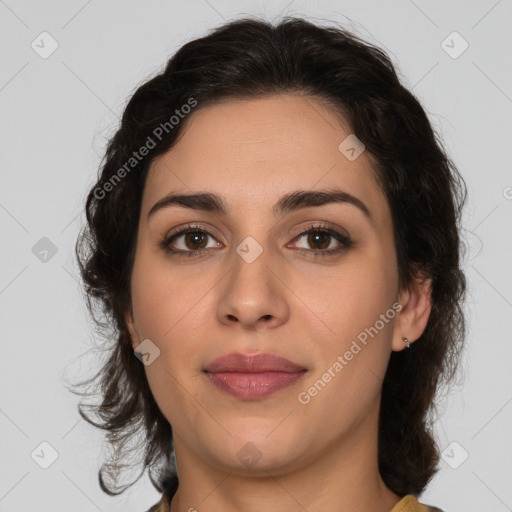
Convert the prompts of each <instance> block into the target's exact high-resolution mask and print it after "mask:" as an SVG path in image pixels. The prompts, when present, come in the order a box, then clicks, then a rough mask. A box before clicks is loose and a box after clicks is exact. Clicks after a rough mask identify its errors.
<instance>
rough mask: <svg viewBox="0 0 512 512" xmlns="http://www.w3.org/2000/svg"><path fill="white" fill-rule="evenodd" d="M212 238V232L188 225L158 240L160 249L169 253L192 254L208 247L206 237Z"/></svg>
mask: <svg viewBox="0 0 512 512" xmlns="http://www.w3.org/2000/svg"><path fill="white" fill-rule="evenodd" d="M209 237H211V238H213V234H212V233H210V232H209V231H207V230H206V229H204V228H201V227H200V226H191V225H188V226H187V227H186V228H183V229H181V230H179V231H177V232H175V233H173V234H172V235H170V236H166V237H164V239H163V240H162V241H161V242H160V244H159V245H160V246H161V247H162V249H163V250H164V251H165V252H167V253H169V254H177V255H179V256H181V255H185V254H186V255H187V256H192V255H194V254H198V253H200V252H203V250H204V249H208V248H211V246H210V247H208V245H207V241H208V238H209ZM221 245H222V244H218V243H217V244H216V245H214V246H213V247H215V246H216V247H219V246H221Z"/></svg>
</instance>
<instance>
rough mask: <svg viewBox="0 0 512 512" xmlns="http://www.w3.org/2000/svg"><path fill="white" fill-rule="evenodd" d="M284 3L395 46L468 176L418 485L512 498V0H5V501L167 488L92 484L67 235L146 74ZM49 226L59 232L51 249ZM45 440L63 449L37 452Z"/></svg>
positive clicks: (0, 27)
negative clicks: (445, 348)
mask: <svg viewBox="0 0 512 512" xmlns="http://www.w3.org/2000/svg"><path fill="white" fill-rule="evenodd" d="M279 13H281V14H296V15H305V16H307V17H309V18H310V19H312V20H313V21H318V22H323V21H324V20H333V21H335V22H339V23H341V24H343V25H345V26H347V27H349V28H351V29H352V30H354V31H355V32H356V33H358V34H359V35H361V36H362V37H364V38H366V39H367V40H368V41H370V42H374V43H376V44H378V45H379V46H381V47H383V48H384V49H385V50H387V51H388V53H389V54H390V56H391V57H392V59H393V61H394V62H395V63H396V65H397V66H398V68H399V71H400V72H401V74H402V76H403V79H404V81H405V83H406V85H408V86H409V87H410V88H411V89H413V91H414V93H415V94H416V95H417V96H418V97H419V99H420V100H421V101H422V103H423V105H424V107H425V109H426V110H427V112H428V113H429V116H430V118H431V121H432V123H433V124H434V126H435V127H436V129H438V130H439V132H440V133H441V134H442V137H443V140H444V141H445V144H446V147H447V149H448V151H449V153H450V155H451V156H452V158H453V160H454V162H455V164H456V165H457V166H458V167H459V169H460V170H461V172H462V174H463V175H464V177H465V179H466V182H467V184H468V189H469V201H468V207H467V209H466V215H465V220H464V225H465V228H466V232H465V233H464V238H465V241H466V244H467V245H468V248H469V250H468V253H467V255H466V260H465V264H464V265H465V268H466V270H467V276H468V280H469V287H470V290H469V296H468V304H467V314H468V321H469V331H470V332H469V338H468V342H467V350H466V353H465V357H464V361H463V364H464V376H465V379H464V381H463V384H462V385H460V386H458V387H456V388H454V389H453V391H452V392H451V394H450V395H449V396H448V399H447V400H446V401H445V402H443V403H442V405H441V408H440V412H441V413H442V419H441V421H440V422H439V423H438V424H437V427H436V433H437V435H438V437H439V443H440V446H441V449H442V450H445V451H444V457H443V459H442V461H441V470H440V472H439V473H438V475H437V476H436V477H435V478H434V480H433V481H432V482H431V484H430V485H429V487H428V489H427V491H426V492H425V493H424V495H423V496H422V498H421V501H423V502H425V503H430V504H432V505H437V506H439V507H441V508H443V509H445V510H446V512H457V511H465V512H472V511H475V512H476V511H481V510H485V511H496V512H501V511H506V510H512V487H511V486H510V483H511V477H512V443H511V439H510V432H511V428H510V426H511V423H512V422H511V420H512V403H511V402H512V386H511V383H512V377H511V372H510V361H511V359H512V343H511V337H510V328H509V326H508V320H509V319H510V318H511V316H512V275H511V272H510V254H511V249H512V241H511V234H512V229H511V228H512V222H511V219H512V173H511V167H510V145H511V124H510V116H511V114H512V74H511V68H510V55H511V53H512V32H511V31H510V24H511V22H512V2H511V1H510V0H499V1H494V0H493V1H468V0H464V1H444V2H434V1H420V0H414V1H413V0H404V1H391V2H389V1H388V2H380V1H366V2H364V3H363V2H360V1H341V0H336V1H311V2H305V1H302V2H301V1H298V0H296V1H291V2H290V1H287V2H280V1H275V2H261V1H240V2H234V1H231V2H230V1H225V0H208V1H206V0H190V1H187V2H185V1H167V2H163V1H158V2H156V1H155V2H142V1H129V2H128V1H125V2H100V1H99V0H89V1H86V0H77V1H60V2H57V1H48V2H44V3H43V2H36V1H24V2H22V1H16V0H0V34H1V36H0V37H1V42H2V44H1V45H0V52H1V66H0V108H1V124H0V129H1V135H0V140H1V151H0V166H1V174H0V180H1V182H0V226H1V233H2V250H1V255H0V325H1V331H0V332H1V336H2V357H1V358H0V379H1V382H0V384H1V386H0V432H1V437H0V511H10V512H16V511H27V510H38V512H46V511H52V512H59V511H66V512H69V511H70V510H74V511H75V510H76V511H78V510H79V511H84V512H86V511H91V512H94V511H98V510H101V511H105V512H106V511H112V512H114V511H121V510H123V511H126V510H130V511H134V512H135V511H143V510H146V509H147V508H148V507H149V506H150V505H151V504H153V503H154V502H156V501H157V500H158V499H159V494H158V493H157V492H156V491H155V490H154V489H153V487H152V486H151V485H150V483H149V480H148V479H147V477H146V476H144V477H143V478H142V479H141V480H140V481H139V482H138V483H137V484H136V485H135V486H133V487H132V488H131V489H130V490H129V491H127V492H126V493H125V494H123V495H121V496H120V497H116V498H111V497H108V496H107V495H104V494H103V493H102V491H101V490H100V488H99V486H98V484H97V470H98V468H99V465H100V462H101V460H102V457H103V456H104V455H105V454H106V449H105V448H104V447H103V445H102V440H103V437H102V432H100V431H99V430H97V429H95V428H93V427H92V426H90V425H88V424H87V423H85V422H84V421H83V420H81V419H80V417H79V416H78V413H77V411H76V404H77V402H78V397H76V396H75V395H72V394H70V393H69V392H68V391H66V389H65V387H64V382H65V379H67V380H71V381H74V380H77V379H78V378H80V377H86V376H90V375H91V374H92V371H93V370H95V369H96V368H97V367H98V361H97V359H96V357H97V356H95V355H94V354H93V353H91V352H90V348H91V347H92V346H93V345H94V343H96V341H95V338H94V332H93V330H92V328H91V325H90V320H89V318H88V316H87V312H86V309H85V305H84V302H83V299H82V296H81V292H80V289H79V286H78V281H77V265H76V263H75V260H74V253H73V247H74V243H75V239H76V236H77V233H78V230H79V228H80V226H81V225H82V223H83V221H84V215H83V202H84V199H85V195H86V192H87V190H88V188H89V187H90V186H91V185H92V183H93V182H94V177H95V173H96V170H97V167H98V164H99V161H100V158H101V156H102V154H103V151H104V148H105V141H106V140H107V139H108V137H109V136H111V135H112V134H113V132H114V130H115V128H116V127H117V123H118V117H119V116H120V115H121V113H122V110H123V106H124V105H125V102H126V100H127V98H128V97H129V96H130V95H131V94H132V93H133V92H134V90H135V89H136V87H137V86H138V85H140V83H141V82H142V81H144V80H146V79H147V78H149V77H150V76H153V75H154V74H155V73H157V72H158V71H160V70H161V69H162V68H163V66H164V65H165V62H166V60H167V59H168V57H169V56H170V55H171V54H172V53H173V52H174V51H175V50H176V49H177V48H178V47H180V46H181V45H182V44H184V43H185V42H187V41H189V40H190V39H193V38H195V37H198V36H200V35H203V34H205V32H206V31H207V30H208V29H210V28H213V27H215V26H217V25H219V24H221V23H223V22H224V21H225V20H230V19H233V18H236V17H238V16H239V15H241V14H264V15H265V16H266V17H267V18H269V19H274V18H275V16H277V15H278V14H279ZM44 31H46V32H48V33H49V34H50V35H51V37H52V38H54V39H55V40H56V41H57V43H58V48H57V50H56V51H55V52H54V53H53V54H52V55H50V56H49V57H47V58H42V57H41V56H40V54H39V53H37V52H36V51H35V50H34V49H33V48H32V47H31V44H32V42H33V41H35V43H34V44H38V45H39V47H42V46H43V45H44V48H45V49H46V50H45V51H47V50H48V49H49V48H50V40H49V39H46V40H45V42H43V43H41V37H42V36H40V34H41V32H44ZM454 31H457V32H458V33H459V34H460V35H461V36H462V38H464V40H466V41H467V43H468V44H469V47H468V49H467V50H466V51H465V52H464V53H462V54H461V55H459V56H457V58H453V57H452V56H450V55H449V54H448V53H447V52H446V51H445V49H446V44H448V45H450V46H451V47H452V49H451V50H450V51H451V52H452V53H453V52H455V53H458V52H459V51H460V50H461V49H462V46H461V45H462V44H463V42H462V40H460V39H454V38H453V37H454V36H453V35H452V36H450V34H452V32H454ZM448 36H450V37H449V38H448V39H447V43H444V45H445V46H444V47H443V43H442V42H443V41H444V40H446V38H447V37H448ZM44 37H47V36H44ZM39 51H40V52H41V51H42V48H39ZM43 237H47V238H48V239H49V240H51V242H52V243H53V244H54V245H55V247H56V248H57V252H56V254H54V255H53V256H52V253H51V252H49V253H48V255H47V256H46V258H47V261H41V259H40V258H41V257H43V256H42V253H41V250H44V248H45V247H47V246H48V241H46V240H45V241H42V242H40V240H41V239H42V238H43ZM38 243H39V244H40V245H36V244H38ZM45 244H46V245H45ZM34 246H36V249H34V250H33V247H34ZM41 248H42V249H41ZM34 252H35V253H36V254H34ZM84 354H86V355H84ZM42 442H47V443H49V444H50V445H51V446H52V447H53V448H54V449H55V450H56V451H57V452H58V458H57V459H56V460H55V461H54V462H53V464H51V465H50V467H48V468H47V469H43V468H41V467H40V465H39V464H40V463H43V464H44V463H45V461H46V462H50V459H49V457H50V456H51V450H50V449H48V448H47V447H46V445H43V446H42V447H41V446H40V445H41V443H42ZM452 443H457V444H455V445H454V444H452ZM34 450H35V453H36V454H39V458H37V456H35V455H34V459H36V460H38V462H39V464H38V463H36V462H35V461H34V460H33V458H32V456H31V454H32V453H33V452H34ZM466 453H467V459H465V460H464V457H466ZM399 462H400V461H397V463H399ZM71 504H76V506H74V507H73V508H71ZM310 512H313V511H310Z"/></svg>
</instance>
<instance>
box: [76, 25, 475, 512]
mask: <svg viewBox="0 0 512 512" xmlns="http://www.w3.org/2000/svg"><path fill="white" fill-rule="evenodd" d="M465 194H466V190H465V186H464V181H463V180H462V178H461V177H460V175H459V173H458V171H457V169H456V168H455V166H454V165H453V163H452V162H451V160H450V159H449V158H448V157H447V155H446V153H445V151H444V150H443V147H442V144H441V142H440V140H439V138H438V137H437V135H436V134H435V132H434V131H433V129H432V127H431V125H430V123H429V121H428V119H427V116H426V114H425V112H424V110H423V108H422V107H421V106H420V104H419V102H418V100H417V99H416V98H415V97H414V96H413V94H412V93H411V92H409V91H408V90H406V89H405V88H404V87H403V86H402V85H401V83H400V81H399V79H398V77H397V74H396V71H395V69H394V67H393V65H392V63H391V62H390V60H389V58H388V57H387V56H386V54H385V53H384V52H383V51H382V50H380V49H379V48H376V47H374V46H372V45H370V44H368V43H365V42H364V41H362V40H361V39H359V38H358V37H356V36H355V35H353V34H350V33H349V32H348V31H345V30H343V29H341V28H327V27H321V26H316V25H314V24H312V23H310V22H308V21H305V20H302V19H300V18H288V19H285V20H283V21H282V22H280V23H279V24H278V25H276V26H273V25H272V24H270V23H267V22H265V21H259V20H256V19H242V20H238V21H235V22H231V23H228V24H226V25H224V26H222V27H219V28H218V29H216V30H214V31H212V33H211V34H209V35H208V36H206V37H203V38H200V39H197V40H194V41H191V42H189V43H188V44H186V45H185V46H183V47H182V48H181V49H180V50H179V51H178V52H177V53H176V54H175V55H174V56H173V57H172V58H171V59H170V60H169V62H168V64H167V67H166V69H165V71H164V72H163V73H161V74H159V75H158V76H156V77H154V78H152V79H151V80H149V81H148V82H147V83H144V84H143V85H141V86H140V87H139V88H138V90H137V91H136V92H135V94H134V95H133V97H132V98H131V100H130V101H129V103H128V105H127V107H126V109H125V112H124V115H123V118H122V123H121V127H120V128H119V130H118V131H117V133H116V134H115V135H114V137H113V138H112V139H111V141H110V142H109V145H108V148H107V152H106V156H105V160H104V162H103V163H102V169H101V173H100V176H99V179H98V182H97V183H96V184H95V186H94V187H93V188H92V189H91V191H90V193H89V196H88V199H87V204H86V212H87V221H88V225H87V226H86V228H85V229H84V231H83V232H82V233H81V235H80V237H79V240H78V243H77V256H78V259H79V262H80V266H81V272H82V277H83V279H84V282H85V285H86V291H87V294H88V298H89V307H90V309H91V312H92V313H93V315H94V314H95V312H96V309H95V307H94V306H96V305H97V306H99V307H100V309H101V311H102V314H103V315H106V320H107V321H106V322H105V321H103V322H102V321H101V320H100V318H99V315H96V317H97V321H98V323H99V324H100V326H102V327H103V328H105V327H106V326H109V325H110V326H111V328H112V329H111V332H110V333H109V339H111V340H112V343H111V345H110V347H109V349H110V358H109V360H108V361H107V362H106V364H105V365H104V366H103V367H102V368H101V370H100V372H99V373H98V374H97V375H96V376H95V378H96V379H97V381H98V384H99V386H100V390H101V393H102V402H101V403H100V404H99V405H87V407H88V408H89V409H90V410H91V412H92V413H93V414H95V415H96V416H97V417H98V418H100V421H96V422H93V420H92V419H91V418H90V416H89V415H88V414H87V413H86V412H85V411H84V409H85V408H84V406H83V404H81V407H80V413H81V414H82V416H83V417H84V418H85V419H86V420H87V421H89V422H91V423H93V424H94V425H96V426H98V427H100V428H103V429H104V430H106V432H107V438H108V440H109V443H110V444H111V446H112V447H113V448H114V450H115V451H114V453H113V455H112V458H111V460H109V461H108V463H107V464H105V465H104V467H102V469H101V471H100V473H99V478H100V485H101V487H102V489H103V490H104V491H105V492H106V493H108V494H111V495H113V494H118V493H119V492H123V491H124V490H125V489H126V488H127V487H128V486H130V485H132V484H133V483H134V482H131V483H129V484H128V485H126V486H124V487H121V486H119V485H118V483H119V476H120V472H121V468H122V466H121V463H122V460H123V458H124V457H125V456H126V455H127V454H128V453H131V452H134V453H136V454H139V453H140V452H139V451H138V449H140V450H142V455H143V461H142V462H143V463H142V466H143V467H142V472H141V475H142V473H143V471H144V470H145V469H146V468H148V470H149V475H150V478H151V481H152V482H153V484H154V485H155V487H156V488H157V489H158V490H159V491H161V492H163V495H162V499H161V500H160V501H159V503H157V504H156V505H154V506H153V507H152V508H151V511H153V512H154V511H170V512H179V511H187V510H189V511H190V510H198V511H199V512H200V511H201V510H205V511H206V510H208V511H220V510H223V511H226V510H241V511H252V510H258V511H259V512H261V511H266V510H276V509H279V510H281V511H288V510H290V511H291V510H297V509H300V510H308V511H314V510H337V511H344V510H347V511H348V510H350V511H368V510H372V511H376V512H377V511H379V512H390V511H392V512H405V511H427V510H439V509H436V508H435V507H428V506H427V505H425V504H422V503H420V502H419V501H418V496H419V494H421V492H422V491H423V490H424V489H425V487H426V486H427V484H428V482H429V481H430V479H431V478H432V477H433V475H434V474H435V473H436V471H437V469H438V468H437V464H438V462H439V449H438V447H437V445H436V443H435V440H434V436H433V431H432V421H433V412H434V403H435V402H434V400H435V397H436V393H437V392H438V391H439V388H440V386H441V384H442V383H446V382H448V381H449V380H450V379H451V378H452V377H453V376H454V374H455V371H456V369H457V363H458V359H459V356H460V351H461V350H462V346H463V340H464V335H465V322H464V316H463V300H464V296H465V286H466V285H465V277H464V274H463V272H462V270H461V267H460V238H459V229H460V216H461V210H462V207H463V204H464V201H465ZM137 436H140V437H139V438H137ZM134 439H138V440H139V443H141V444H140V445H139V444H138V445H135V446H134V447H133V446H131V447H130V446H129V443H130V442H131V441H132V440H134ZM141 475H139V478H140V476H141ZM178 476H179V479H178ZM105 477H107V478H105Z"/></svg>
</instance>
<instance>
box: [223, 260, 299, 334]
mask: <svg viewBox="0 0 512 512" xmlns="http://www.w3.org/2000/svg"><path fill="white" fill-rule="evenodd" d="M233 259H234V262H233V266H232V267H231V269H232V270H231V271H230V272H229V273H228V276H227V277H226V279H225V280H224V282H223V285H222V287H221V291H220V298H219V302H218V310H217V311H218V317H219V321H220V322H221V323H223V324H225V325H228V326H231V327H233V326H235V325H239V326H240V327H243V328H245V329H250V330H255V329H258V328H260V326H261V327H265V328H267V329H269V328H275V327H278V326H279V325H281V324H283V323H284V322H286V321H287V319H288V317H289V314H290V309H289V302H288V300H287V295H288V294H287V290H288V289H287V287H286V285H285V283H284V281H283V279H282V278H281V276H280V275H279V271H278V269H277V268H276V264H275V262H274V264H273V265H272V262H270V261H269V260H270V258H269V257H268V255H267V253H266V252H265V251H263V252H262V253H261V254H260V255H259V256H258V257H257V258H256V259H255V260H254V261H252V262H248V261H246V260H244V259H243V258H242V257H240V256H239V255H238V254H235V255H234V256H233Z"/></svg>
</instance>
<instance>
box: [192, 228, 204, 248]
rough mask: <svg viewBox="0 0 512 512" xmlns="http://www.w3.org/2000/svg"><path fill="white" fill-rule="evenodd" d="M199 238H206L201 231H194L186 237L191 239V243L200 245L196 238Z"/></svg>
mask: <svg viewBox="0 0 512 512" xmlns="http://www.w3.org/2000/svg"><path fill="white" fill-rule="evenodd" d="M201 238H203V239H206V237H205V236H204V235H203V234H202V233H198V232H196V233H189V234H188V239H189V240H192V241H191V244H192V245H201V242H200V241H197V240H198V239H199V240H200V239H201ZM203 242H204V240H203ZM203 245H204V243H203ZM200 248H202V247H200ZM195 249H197V247H195Z"/></svg>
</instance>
